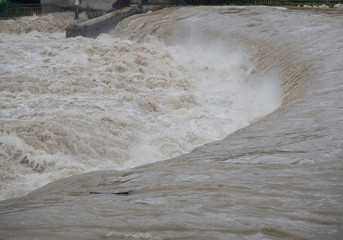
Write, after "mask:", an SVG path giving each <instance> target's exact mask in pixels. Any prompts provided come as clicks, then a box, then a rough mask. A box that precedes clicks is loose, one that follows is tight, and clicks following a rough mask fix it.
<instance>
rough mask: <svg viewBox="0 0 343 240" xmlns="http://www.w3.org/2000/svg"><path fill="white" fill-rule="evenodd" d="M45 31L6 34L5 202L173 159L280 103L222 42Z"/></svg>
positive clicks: (1, 62)
mask: <svg viewBox="0 0 343 240" xmlns="http://www.w3.org/2000/svg"><path fill="white" fill-rule="evenodd" d="M43 18H44V17H43ZM38 20H40V18H33V19H32V21H33V22H34V21H38ZM44 31H45V32H42V33H40V32H37V31H35V32H31V33H29V34H23V35H20V36H19V35H15V34H6V33H0V37H1V39H2V42H1V43H0V50H1V52H2V53H3V54H2V55H1V56H0V74H1V76H2V81H1V83H0V90H1V92H0V97H1V99H2V101H1V103H0V104H1V105H0V108H1V113H0V118H1V129H2V133H1V138H0V139H1V142H0V154H1V159H2V161H1V162H2V165H1V179H2V181H1V192H0V195H1V198H11V197H16V196H22V195H24V194H25V193H28V192H29V191H31V190H33V189H35V188H37V187H40V186H42V185H44V184H46V183H48V182H51V181H54V180H57V179H60V178H63V177H67V176H71V175H74V174H78V173H82V172H88V171H94V170H102V169H127V168H132V167H135V166H139V165H142V164H146V163H151V162H155V161H159V160H163V159H169V158H172V157H176V156H178V155H181V154H184V153H187V152H189V151H191V150H192V149H194V148H196V147H198V146H200V145H202V144H205V143H207V142H210V141H214V140H219V139H222V138H224V137H226V136H227V135H228V134H230V133H232V132H233V131H236V130H237V129H239V128H242V127H245V126H247V125H248V124H250V123H252V122H254V121H256V120H258V119H260V118H262V117H263V116H265V115H266V114H268V113H269V112H270V111H272V110H273V109H275V108H276V107H277V106H278V105H279V104H280V102H281V100H280V97H279V96H278V94H277V93H276V94H275V96H274V95H272V94H266V93H267V92H277V91H275V89H277V88H278V84H277V81H274V83H272V82H273V81H271V80H270V79H268V78H263V79H261V78H260V76H259V75H258V74H255V73H254V65H253V64H252V63H251V62H250V61H249V56H248V55H247V54H246V53H244V52H240V51H233V50H232V48H225V46H224V45H221V46H218V47H217V48H214V47H213V48H212V49H208V50H206V49H203V48H202V49H201V48H199V47H201V46H200V45H198V46H195V47H187V46H184V45H178V44H172V45H171V46H166V45H165V43H163V42H161V41H160V40H158V39H156V38H151V39H150V41H148V42H141V43H137V42H134V41H130V40H125V39H118V38H114V37H113V36H111V35H107V34H103V35H101V36H99V37H98V38H97V39H86V38H82V37H77V38H68V39H65V37H64V34H63V33H58V32H54V33H48V32H49V31H50V30H44ZM42 46H43V47H42ZM275 82H276V83H275Z"/></svg>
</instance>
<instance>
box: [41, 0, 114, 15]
mask: <svg viewBox="0 0 343 240" xmlns="http://www.w3.org/2000/svg"><path fill="white" fill-rule="evenodd" d="M115 2H117V0H79V8H80V9H89V10H100V11H111V10H112V6H113V4H114V3H115ZM41 4H42V9H43V12H51V11H56V10H59V9H69V8H74V7H75V0H41Z"/></svg>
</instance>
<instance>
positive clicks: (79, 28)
mask: <svg viewBox="0 0 343 240" xmlns="http://www.w3.org/2000/svg"><path fill="white" fill-rule="evenodd" d="M158 9H159V7H158V6H156V5H155V6H143V7H141V8H140V7H127V8H124V9H121V10H117V11H114V12H111V13H108V14H105V15H103V16H100V17H97V18H94V19H91V20H89V21H86V22H82V23H79V24H72V25H70V26H68V27H67V29H66V37H67V38H69V37H77V36H83V37H91V38H96V37H97V36H98V35H99V34H101V33H106V32H108V31H110V30H112V29H114V28H115V27H116V26H117V24H118V23H119V22H120V21H122V20H123V19H125V18H127V17H130V16H132V15H135V14H140V13H146V12H148V11H154V10H158Z"/></svg>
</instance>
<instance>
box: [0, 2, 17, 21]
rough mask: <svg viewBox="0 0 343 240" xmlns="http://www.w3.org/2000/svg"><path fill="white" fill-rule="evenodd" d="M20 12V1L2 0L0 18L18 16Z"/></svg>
mask: <svg viewBox="0 0 343 240" xmlns="http://www.w3.org/2000/svg"><path fill="white" fill-rule="evenodd" d="M19 13H20V6H19V4H18V3H12V2H10V1H7V0H0V18H1V19H6V18H11V17H15V16H18V15H19Z"/></svg>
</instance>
